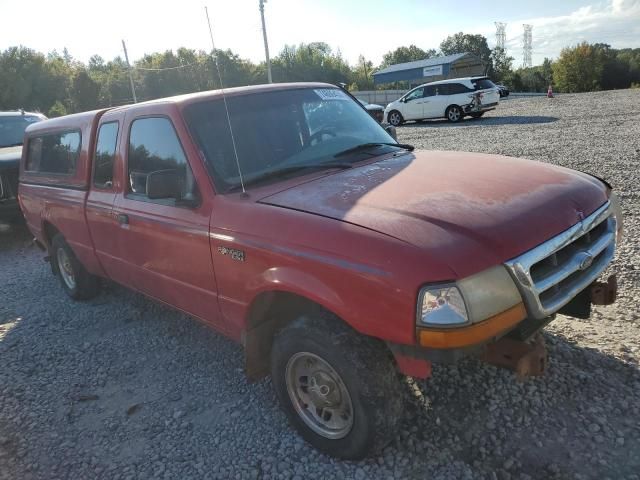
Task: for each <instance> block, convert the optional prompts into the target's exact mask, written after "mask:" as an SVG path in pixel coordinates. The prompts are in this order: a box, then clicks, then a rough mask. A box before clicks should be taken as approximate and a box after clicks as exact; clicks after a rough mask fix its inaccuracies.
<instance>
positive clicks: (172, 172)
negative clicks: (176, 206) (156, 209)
mask: <svg viewBox="0 0 640 480" xmlns="http://www.w3.org/2000/svg"><path fill="white" fill-rule="evenodd" d="M183 184H184V175H183V174H182V173H181V172H180V171H179V170H176V169H168V170H156V171H155V172H150V173H149V174H148V175H147V197H149V198H150V199H158V198H175V199H176V200H179V199H180V197H181V196H182V185H183Z"/></svg>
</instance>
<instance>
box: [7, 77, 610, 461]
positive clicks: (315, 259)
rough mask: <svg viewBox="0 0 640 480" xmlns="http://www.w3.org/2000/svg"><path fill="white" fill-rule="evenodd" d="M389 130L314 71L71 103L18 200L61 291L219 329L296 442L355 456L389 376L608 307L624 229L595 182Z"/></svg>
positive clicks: (389, 395) (399, 408) (377, 419)
mask: <svg viewBox="0 0 640 480" xmlns="http://www.w3.org/2000/svg"><path fill="white" fill-rule="evenodd" d="M390 131H391V128H390V127H389V128H388V129H385V128H384V127H383V126H381V125H380V124H378V123H377V122H376V121H375V120H374V119H373V118H371V117H370V116H369V115H368V113H367V111H366V109H364V108H363V107H362V105H360V104H359V103H358V102H357V101H356V100H354V98H353V97H351V96H350V95H349V94H348V93H346V92H344V91H343V90H341V89H339V88H336V87H334V86H332V85H327V84H322V83H292V84H274V85H263V86H252V87H240V88H230V89H227V90H225V91H224V92H223V91H210V92H202V93H195V94H190V95H184V96H178V97H173V98H166V99H161V100H154V101H150V102H145V103H138V104H135V105H127V106H122V107H116V108H110V109H103V110H97V111H93V112H86V113H79V114H75V115H69V116H64V117H59V118H56V119H52V120H46V121H43V122H40V123H36V124H34V125H31V126H30V127H28V129H27V131H26V136H25V147H24V151H23V156H22V161H21V168H20V187H19V188H20V189H19V201H20V204H21V207H22V210H23V212H24V215H25V217H26V221H27V224H28V227H29V229H30V230H31V232H32V233H33V235H34V236H35V240H36V242H37V244H39V245H40V246H41V247H42V248H43V249H46V252H47V257H48V259H49V260H50V263H51V267H52V270H53V272H54V274H55V275H56V276H57V277H59V279H60V284H61V286H62V289H63V290H64V291H65V292H66V293H67V294H68V295H69V296H70V297H71V298H72V299H74V300H82V299H88V298H91V297H93V296H94V295H96V294H97V293H98V292H99V288H100V284H101V280H102V279H109V280H111V281H114V282H117V283H119V284H122V285H125V286H126V287H129V288H130V289H132V290H135V291H137V292H140V293H142V294H144V295H147V296H148V297H150V298H153V299H156V300H158V301H161V302H163V303H164V304H167V305H170V306H172V307H174V308H176V309H178V310H181V311H183V312H185V313H187V314H189V315H190V316H193V317H195V318H196V319H198V320H200V321H202V322H204V323H206V324H207V325H210V326H211V327H213V328H215V329H216V330H218V331H220V332H222V333H223V334H225V335H227V336H229V337H230V338H232V339H234V340H236V341H238V342H240V343H241V344H242V345H243V346H244V349H245V352H246V372H247V375H248V377H249V378H250V379H258V378H261V377H263V376H265V375H268V374H270V375H271V377H272V382H273V386H274V388H275V391H276V393H277V397H278V399H279V402H280V403H281V406H282V408H283V409H284V411H285V412H286V415H287V416H288V418H289V420H290V422H291V424H292V425H293V426H294V427H295V428H296V429H297V430H298V431H299V433H300V434H301V435H302V436H303V437H304V438H305V439H306V440H307V441H308V442H309V443H311V444H312V445H314V446H315V447H317V448H318V449H320V450H322V451H323V452H326V453H328V454H330V455H334V456H336V457H341V458H348V459H355V458H362V457H363V456H365V455H367V454H370V453H373V452H376V451H379V450H380V449H381V448H382V447H384V446H385V445H386V444H387V443H388V442H389V441H390V440H391V439H392V438H393V437H394V435H395V432H396V425H397V423H398V420H399V419H400V418H401V416H402V413H403V403H402V395H401V391H402V388H401V383H400V382H401V377H400V376H399V375H398V373H400V374H403V375H411V376H414V377H422V378H425V377H427V376H428V375H429V374H430V372H431V362H451V361H456V360H458V359H459V358H462V357H464V356H467V355H480V356H481V355H485V354H486V353H487V352H488V351H491V349H492V348H494V347H495V346H496V345H499V344H500V342H503V341H506V339H510V341H512V342H513V341H519V342H521V344H522V345H528V343H527V341H530V340H531V339H533V338H535V337H536V336H537V334H538V332H539V331H540V330H541V329H542V327H543V326H544V325H546V324H547V323H548V322H549V321H551V320H552V319H553V317H554V315H555V314H556V313H557V312H564V313H568V314H571V315H574V316H582V317H586V316H588V314H589V309H590V306H591V303H592V302H595V303H605V302H604V301H603V298H604V297H606V300H607V302H610V301H613V298H612V297H613V296H614V295H613V294H614V293H615V292H613V288H612V287H611V282H609V283H608V284H607V283H603V282H597V279H598V277H599V276H600V275H601V274H602V272H603V271H604V270H605V269H606V268H607V267H608V265H609V264H610V262H611V261H612V259H613V257H614V252H615V248H616V243H617V242H618V241H619V239H620V235H621V232H622V216H621V210H620V205H619V202H618V199H617V197H616V195H615V194H614V193H613V192H612V189H611V187H610V186H609V185H608V184H607V183H605V182H604V181H602V180H599V179H597V178H595V177H593V176H590V175H588V174H585V173H580V172H577V171H573V170H569V169H566V168H562V167H557V166H553V165H549V164H545V163H539V162H535V161H529V160H522V159H516V158H508V157H504V156H496V155H485V154H479V153H461V152H444V151H412V150H413V148H412V147H411V146H409V145H403V144H399V143H397V142H396V140H395V139H394V138H393V136H392V135H391V134H390V133H389V132H390ZM518 339H519V340H518Z"/></svg>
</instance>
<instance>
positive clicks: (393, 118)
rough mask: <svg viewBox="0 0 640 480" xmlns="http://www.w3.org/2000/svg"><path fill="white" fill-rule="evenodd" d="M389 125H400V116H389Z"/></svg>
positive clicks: (393, 114) (396, 114)
mask: <svg viewBox="0 0 640 480" xmlns="http://www.w3.org/2000/svg"><path fill="white" fill-rule="evenodd" d="M389 123H391V125H393V126H394V127H397V126H398V125H400V115H399V114H398V113H392V114H391V115H389Z"/></svg>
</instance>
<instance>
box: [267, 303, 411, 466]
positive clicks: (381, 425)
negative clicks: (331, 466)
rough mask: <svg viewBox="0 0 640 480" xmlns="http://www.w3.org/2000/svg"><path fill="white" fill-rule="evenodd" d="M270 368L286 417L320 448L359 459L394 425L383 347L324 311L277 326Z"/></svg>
mask: <svg viewBox="0 0 640 480" xmlns="http://www.w3.org/2000/svg"><path fill="white" fill-rule="evenodd" d="M271 375H272V381H273V385H274V388H275V391H276V394H277V396H278V400H279V402H280V405H281V406H282V408H283V410H284V412H285V413H286V415H287V417H288V419H289V421H290V423H291V424H292V425H293V426H294V427H295V428H296V429H297V430H298V432H299V433H300V435H301V436H302V437H303V438H304V439H305V440H306V441H307V442H309V443H310V444H311V445H313V446H314V447H315V448H317V449H318V450H320V451H322V452H324V453H326V454H328V455H331V456H333V457H338V458H343V459H350V460H355V459H361V458H363V457H365V456H367V455H368V454H371V453H376V452H379V451H380V450H382V448H384V447H385V446H386V445H387V444H388V443H389V442H390V441H391V440H392V439H393V437H394V435H395V433H396V425H397V424H398V422H399V420H400V419H401V417H402V412H403V398H402V395H401V394H400V392H401V389H400V382H399V376H398V373H397V372H396V369H395V366H394V364H393V360H392V357H391V354H390V353H389V351H388V350H387V349H386V348H385V347H384V344H382V343H381V342H380V341H378V340H376V339H373V338H371V337H367V336H364V335H361V334H358V333H357V332H355V331H353V330H352V329H351V328H349V327H348V326H347V325H345V324H343V323H342V322H341V321H340V320H339V319H337V318H336V317H334V316H333V315H331V314H329V313H326V312H317V313H312V314H309V315H306V316H302V317H300V318H298V319H297V320H295V321H294V322H293V323H292V324H290V325H289V326H287V327H286V328H285V329H283V330H282V331H281V332H280V333H278V335H277V336H276V338H275V340H274V343H273V347H272V350H271Z"/></svg>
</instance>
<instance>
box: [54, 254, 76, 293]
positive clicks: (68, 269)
mask: <svg viewBox="0 0 640 480" xmlns="http://www.w3.org/2000/svg"><path fill="white" fill-rule="evenodd" d="M57 258H58V270H59V271H60V276H61V277H62V281H63V282H64V283H65V285H66V286H67V287H69V290H73V289H74V288H76V278H75V276H74V274H73V267H72V266H71V259H70V258H69V255H67V252H66V251H65V249H64V248H59V249H58V253H57Z"/></svg>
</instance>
